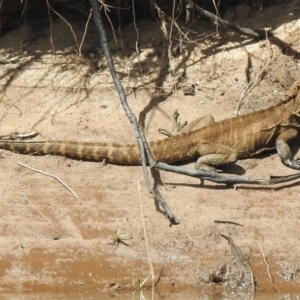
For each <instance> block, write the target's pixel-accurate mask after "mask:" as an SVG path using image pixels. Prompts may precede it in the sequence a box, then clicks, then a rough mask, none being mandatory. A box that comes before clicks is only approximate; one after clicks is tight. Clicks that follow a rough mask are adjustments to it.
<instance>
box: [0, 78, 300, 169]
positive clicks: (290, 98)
mask: <svg viewBox="0 0 300 300" xmlns="http://www.w3.org/2000/svg"><path fill="white" fill-rule="evenodd" d="M299 112H300V79H299V80H297V81H296V82H295V83H294V84H293V86H292V87H291V89H290V90H289V92H288V93H287V96H286V98H285V100H284V101H282V102H281V103H280V104H278V105H276V106H274V107H270V108H267V109H264V110H261V111H257V112H253V113H250V114H246V115H242V116H238V117H234V118H230V119H226V120H223V121H220V122H216V123H213V124H210V125H207V126H205V127H202V128H199V129H195V130H192V131H189V132H186V133H181V134H177V135H174V136H171V137H169V138H165V139H161V140H156V141H152V142H150V143H149V145H150V149H151V151H152V153H153V155H154V158H155V159H156V161H161V162H166V163H174V162H182V161H187V160H191V159H198V161H197V165H196V166H197V167H201V166H202V165H204V166H206V165H208V166H218V165H223V164H227V163H231V162H235V161H236V160H238V159H243V158H248V157H252V156H254V155H257V154H259V153H261V152H263V151H266V150H270V149H274V148H275V146H276V147H277V151H278V153H279V155H280V156H281V158H282V160H283V162H284V163H285V164H286V165H288V166H289V167H292V168H298V165H299V168H300V163H299V162H297V161H295V160H292V159H291V157H290V156H291V154H290V152H289V151H290V150H289V147H288V146H287V144H286V142H288V141H290V140H292V139H293V138H295V137H296V136H297V134H298V129H299V126H300V114H299ZM0 149H5V150H11V151H14V152H18V153H24V154H32V155H48V154H49V155H62V156H66V157H69V158H73V159H80V160H90V161H102V160H104V159H105V160H106V161H107V162H109V163H114V164H122V165H138V164H140V154H139V148H138V145H137V144H129V145H125V144H118V143H88V142H71V141H23V140H0ZM287 161H288V162H287Z"/></svg>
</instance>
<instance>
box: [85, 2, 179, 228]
mask: <svg viewBox="0 0 300 300" xmlns="http://www.w3.org/2000/svg"><path fill="white" fill-rule="evenodd" d="M91 5H92V10H93V15H94V20H95V24H96V27H97V29H98V33H99V36H100V40H101V45H102V49H103V51H104V55H105V58H106V61H107V65H108V68H109V71H110V73H111V76H112V79H113V81H114V84H115V86H116V89H117V91H118V94H119V97H120V100H121V104H122V106H123V109H124V111H125V113H126V116H127V118H128V119H129V121H130V123H131V125H132V128H133V131H134V134H135V138H136V140H137V143H138V145H139V148H140V154H141V161H142V167H143V172H144V179H145V182H146V185H147V187H148V190H149V192H150V193H152V194H153V195H154V199H155V200H156V199H160V203H163V207H164V209H165V214H166V216H167V217H168V218H169V220H170V221H171V223H172V224H174V225H177V224H179V222H178V219H177V218H176V217H175V216H174V214H173V213H172V211H171V209H170V208H169V206H168V204H167V203H166V201H165V200H164V199H163V197H162V195H161V194H160V193H159V191H158V189H157V188H156V189H155V188H152V187H151V184H150V180H149V177H148V172H147V167H146V165H147V163H146V162H147V161H148V162H149V165H150V167H153V166H155V160H154V159H153V157H152V155H151V151H150V150H149V146H148V144H147V141H146V138H145V136H144V134H143V131H142V130H141V128H140V127H139V126H138V123H137V119H136V117H135V115H134V114H133V112H132V110H131V109H130V107H129V105H128V102H127V97H126V94H125V91H124V88H123V86H122V83H121V82H120V80H119V78H118V77H117V74H116V70H115V66H114V63H113V59H112V56H111V53H110V50H109V47H108V44H107V38H106V32H105V29H104V25H103V21H102V17H101V14H100V9H99V3H98V1H97V0H91ZM146 157H147V159H146ZM156 201H157V200H156Z"/></svg>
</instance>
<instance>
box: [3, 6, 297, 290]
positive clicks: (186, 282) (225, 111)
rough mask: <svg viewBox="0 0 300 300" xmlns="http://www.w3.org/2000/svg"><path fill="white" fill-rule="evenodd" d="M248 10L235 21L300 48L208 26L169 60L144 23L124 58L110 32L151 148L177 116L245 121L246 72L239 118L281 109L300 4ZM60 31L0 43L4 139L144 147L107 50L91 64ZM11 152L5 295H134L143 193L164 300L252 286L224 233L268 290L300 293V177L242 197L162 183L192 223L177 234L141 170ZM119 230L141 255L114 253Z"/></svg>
mask: <svg viewBox="0 0 300 300" xmlns="http://www.w3.org/2000/svg"><path fill="white" fill-rule="evenodd" d="M237 11H238V12H239V13H240V15H239V14H237V15H236V17H235V18H234V20H232V21H234V22H235V23H237V24H243V25H244V26H249V27H255V28H260V27H261V26H265V27H270V28H272V29H273V30H274V32H275V36H276V37H278V38H279V39H280V40H282V41H284V42H285V43H286V44H287V45H289V47H291V48H292V49H293V50H294V51H295V52H294V53H292V55H289V54H290V52H287V51H285V50H284V51H281V49H282V47H283V45H278V43H273V42H272V40H270V41H255V40H252V39H247V38H245V37H240V36H239V35H237V34H224V33H221V34H218V33H216V32H215V28H211V25H210V24H209V23H198V25H197V26H196V27H195V28H194V29H193V30H194V36H193V37H191V39H193V40H194V41H196V43H187V44H185V45H184V48H183V52H182V54H180V55H178V56H174V57H173V58H172V59H171V60H169V59H168V56H167V44H166V41H165V40H164V37H163V33H162V31H161V29H160V24H159V23H156V22H154V21H147V20H144V21H140V22H138V23H137V24H136V25H137V28H138V29H139V31H140V32H141V33H142V34H140V41H139V54H138V53H137V52H136V51H135V41H136V32H135V28H134V25H133V24H130V25H127V26H125V27H124V28H122V30H121V31H122V38H121V37H120V36H117V42H118V46H119V50H118V51H116V45H115V44H114V41H113V38H112V36H111V35H110V34H109V38H110V41H111V42H110V46H111V47H112V49H113V58H114V61H115V64H116V69H117V72H118V75H119V77H120V79H121V81H122V83H123V84H124V87H125V88H126V91H127V93H128V101H129V104H130V106H131V108H132V109H133V111H134V112H135V113H136V115H137V117H138V118H139V119H140V120H141V121H142V122H143V123H144V125H145V132H146V134H147V137H148V139H149V140H152V139H156V138H160V137H161V136H160V135H159V134H158V133H157V129H158V128H160V127H165V128H166V127H167V128H168V127H169V128H170V126H171V117H172V114H173V111H174V110H175V109H178V110H179V112H180V113H181V119H182V120H189V121H190V120H193V119H195V118H197V117H199V116H202V115H205V114H209V113H212V114H213V115H214V117H215V119H216V120H221V119H224V118H228V117H233V111H234V110H235V108H236V105H237V102H238V100H239V98H240V97H241V95H242V94H243V91H244V90H245V89H246V87H247V84H248V83H247V78H246V75H245V74H246V72H247V70H249V72H250V73H249V75H250V77H251V79H252V80H254V82H255V84H254V86H253V89H251V90H250V93H249V94H248V95H247V96H246V98H245V99H244V100H243V102H242V105H241V109H240V112H241V113H248V112H251V111H253V110H259V109H262V108H265V107H268V106H270V105H272V104H275V103H278V101H280V99H282V98H281V97H282V95H283V93H284V91H285V90H287V89H288V88H289V86H290V85H291V84H292V82H293V81H294V80H295V79H296V78H297V77H299V75H300V64H299V55H298V57H297V56H296V55H295V53H296V54H297V53H299V52H300V30H299V29H300V21H299V20H298V18H299V16H300V10H299V1H293V2H292V3H290V4H288V5H285V6H279V5H274V6H272V7H269V8H266V9H264V10H261V11H253V12H251V13H250V14H249V15H247V16H244V15H243V14H242V13H241V12H240V10H237ZM73 29H74V32H76V34H77V35H78V39H80V38H81V37H82V34H83V31H84V26H83V25H82V24H80V25H77V26H76V24H74V25H73ZM91 30H92V29H91ZM49 35H50V29H49V28H45V29H44V30H43V31H40V32H38V33H35V32H33V30H32V28H30V27H27V26H26V25H24V26H23V27H22V28H19V29H16V30H15V31H13V32H11V33H10V34H7V35H5V36H3V37H2V38H1V50H0V61H1V67H0V72H1V77H0V78H1V103H0V115H1V127H0V134H1V135H4V134H8V133H12V132H16V131H18V132H26V131H30V130H36V131H38V132H39V133H40V136H39V139H71V140H79V141H83V140H84V141H111V142H112V141H117V142H121V143H123V142H124V143H131V142H132V143H133V142H135V140H134V136H133V133H132V128H131V126H130V124H129V122H128V120H127V119H126V116H125V114H124V111H123V108H122V106H121V105H120V101H119V98H118V95H117V92H116V90H115V88H114V85H113V83H112V80H111V77H110V74H109V72H108V70H107V67H106V63H105V60H104V57H103V53H102V51H100V50H99V51H97V45H98V44H97V42H96V41H95V40H97V39H96V35H94V40H91V41H89V40H87V41H85V43H84V44H83V53H84V55H81V56H80V55H78V54H77V52H78V49H77V48H76V44H75V42H74V37H73V35H72V33H71V32H70V28H69V27H68V26H67V25H66V24H65V23H64V22H63V21H62V20H60V19H57V20H56V21H55V22H54V23H53V44H52V45H51V42H50V38H49V37H50V36H49ZM175 42H176V40H175V39H174V43H175ZM122 47H123V48H122ZM53 50H54V52H53ZM249 62H251V65H249ZM168 63H170V64H168ZM183 74H184V75H183ZM261 74H263V76H261ZM260 79H261V80H260ZM193 85H194V86H195V95H194V96H185V95H184V90H185V89H186V88H189V87H191V86H193ZM298 144H299V143H298ZM294 149H295V151H296V152H297V150H298V146H297V143H296V145H295V147H294ZM1 155H2V157H3V158H2V159H1V172H0V181H1V198H0V206H1V211H2V215H1V221H0V236H1V238H0V284H1V289H2V290H3V291H35V292H37V291H41V292H42V291H62V292H66V291H69V292H77V291H80V292H91V291H97V292H101V291H108V290H109V291H110V292H113V293H114V292H115V289H120V290H122V289H124V290H127V289H129V290H130V289H132V279H134V280H136V278H138V276H139V277H140V278H142V279H143V278H145V277H147V276H148V274H149V266H148V261H147V251H146V246H145V237H144V232H143V226H142V216H141V207H140V202H139V192H138V183H139V184H140V186H141V198H142V206H143V210H144V221H145V225H146V232H147V237H148V241H149V247H150V256H151V261H152V263H153V265H154V269H155V274H156V276H158V275H159V274H160V272H161V271H162V270H163V272H162V277H161V279H160V282H159V284H158V286H157V289H158V290H159V289H161V291H164V292H167V291H172V290H175V291H179V290H181V289H185V288H191V287H193V288H195V289H196V290H197V291H199V292H200V291H201V292H203V291H204V292H205V293H206V292H207V293H213V292H219V293H225V292H227V291H229V292H230V291H247V290H251V287H252V281H251V279H249V274H250V273H249V270H248V269H247V268H246V269H245V265H243V263H241V262H240V261H239V260H238V258H237V256H236V253H235V252H232V250H231V247H230V246H229V244H228V242H227V241H226V240H225V239H224V238H222V237H221V235H220V234H221V233H223V234H225V235H227V236H231V237H232V239H233V241H234V242H235V244H236V245H237V246H238V247H239V249H240V250H241V252H242V253H243V255H244V259H245V261H246V262H247V263H248V264H249V266H250V268H251V270H252V272H253V275H254V276H255V279H256V285H257V287H256V288H257V290H258V291H267V292H275V291H280V292H300V252H299V249H300V239H299V233H300V229H299V228H300V197H299V194H300V185H299V181H295V182H293V183H290V184H283V185H280V186H276V187H274V186H273V187H259V186H245V185H238V189H237V190H234V189H233V188H227V187H225V186H224V185H217V184H213V183H209V182H205V185H204V186H200V185H199V181H198V180H196V179H192V178H188V177H185V176H181V175H178V174H171V173H162V178H163V181H164V185H163V186H161V191H162V193H163V195H164V197H165V199H166V200H167V202H168V204H169V205H170V207H171V209H172V210H173V212H174V213H175V214H176V216H177V217H178V218H179V219H180V225H177V226H169V225H170V224H169V221H168V220H167V219H166V218H165V216H164V215H163V214H162V213H160V212H158V211H156V208H155V204H154V201H153V199H152V197H151V195H150V194H149V193H148V192H147V188H146V186H145V184H144V181H143V173H142V169H141V168H140V167H129V166H116V165H104V164H102V163H95V162H83V161H75V160H70V159H66V158H64V157H55V156H44V157H35V156H26V155H20V154H16V153H11V152H6V151H1ZM18 162H21V163H23V164H26V165H29V166H31V167H33V168H36V169H39V170H42V171H44V172H47V173H51V174H53V175H55V176H57V177H59V178H60V179H61V180H62V181H63V182H65V183H66V184H67V185H68V186H69V187H71V188H72V189H73V190H74V192H75V193H76V194H77V195H78V198H76V197H74V195H73V194H72V193H70V192H69V191H68V190H67V189H66V188H65V187H64V186H63V185H61V184H60V183H59V182H58V181H57V180H55V179H54V178H51V177H47V176H45V175H42V174H40V173H37V172H34V171H32V170H29V169H26V168H24V167H22V166H20V165H18ZM238 165H239V166H240V168H238V169H237V170H238V171H241V170H244V171H245V172H246V175H247V176H248V177H252V178H267V177H269V176H270V175H286V174H290V173H292V172H293V171H291V170H289V169H287V168H286V167H284V166H283V165H282V164H281V162H280V159H279V157H278V156H277V155H276V153H268V154H266V155H264V156H263V157H258V158H255V159H248V160H243V161H239V162H238ZM188 166H189V167H191V168H193V164H190V165H188ZM215 220H224V221H231V222H237V223H240V224H242V225H243V226H242V227H241V226H236V225H232V224H217V223H215V222H214V221H215ZM118 230H119V231H121V232H122V233H126V234H130V235H131V236H132V239H131V240H127V242H128V244H129V246H125V245H123V244H119V245H118V246H116V245H111V244H110V243H111V241H112V238H111V236H110V235H109V234H108V233H112V232H117V231H118ZM218 281H219V283H215V282H218ZM149 284H150V283H149ZM110 286H112V287H110Z"/></svg>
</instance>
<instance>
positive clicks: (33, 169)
mask: <svg viewBox="0 0 300 300" xmlns="http://www.w3.org/2000/svg"><path fill="white" fill-rule="evenodd" d="M18 165H20V166H22V167H24V168H27V169H30V170H32V171H35V172H37V173H40V174H43V175H46V176H50V177H52V178H55V179H56V180H57V181H59V182H60V183H61V184H62V185H63V186H64V187H65V188H66V189H68V190H69V191H70V192H71V193H72V194H73V195H74V196H75V197H76V198H78V196H77V194H76V193H75V192H74V191H73V190H72V189H71V188H70V187H68V186H67V185H66V184H65V183H64V182H63V181H62V180H61V179H60V178H58V177H57V176H55V175H52V174H49V173H46V172H44V171H40V170H37V169H35V168H32V167H29V166H27V165H24V164H22V163H20V162H18Z"/></svg>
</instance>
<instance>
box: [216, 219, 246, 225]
mask: <svg viewBox="0 0 300 300" xmlns="http://www.w3.org/2000/svg"><path fill="white" fill-rule="evenodd" d="M214 222H215V223H217V224H232V225H236V226H241V227H243V226H244V225H243V224H240V223H236V222H232V221H222V220H215V221H214Z"/></svg>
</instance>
